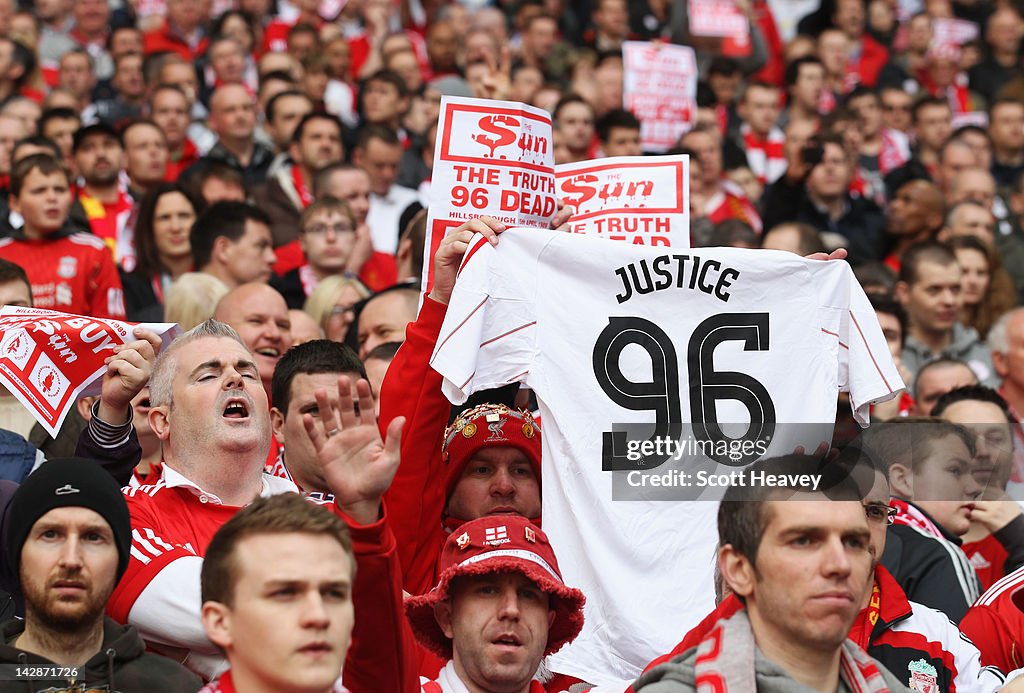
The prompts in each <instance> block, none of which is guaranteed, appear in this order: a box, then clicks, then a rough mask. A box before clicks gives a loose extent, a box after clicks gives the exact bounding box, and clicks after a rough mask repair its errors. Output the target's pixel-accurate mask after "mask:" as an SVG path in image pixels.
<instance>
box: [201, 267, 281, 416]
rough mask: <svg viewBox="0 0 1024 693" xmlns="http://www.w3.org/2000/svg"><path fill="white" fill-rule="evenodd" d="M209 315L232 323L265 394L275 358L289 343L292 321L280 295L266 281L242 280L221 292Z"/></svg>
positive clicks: (279, 355) (278, 357)
mask: <svg viewBox="0 0 1024 693" xmlns="http://www.w3.org/2000/svg"><path fill="white" fill-rule="evenodd" d="M213 317H214V319H216V320H220V321H221V322H223V323H227V324H228V325H230V326H231V327H233V328H234V329H235V331H236V332H238V334H239V336H240V337H241V338H242V341H244V342H245V345H246V346H247V347H249V350H250V351H252V353H253V356H254V357H255V361H256V368H257V370H258V371H259V374H260V380H261V381H262V382H263V389H264V390H265V391H266V393H267V397H268V398H269V397H270V392H271V388H270V384H271V380H273V377H274V369H275V368H277V362H278V361H280V360H281V357H282V356H284V352H286V351H288V349H290V348H291V346H292V333H291V324H292V321H291V318H290V317H289V316H288V306H287V305H286V304H285V301H284V298H282V297H281V294H279V293H278V292H277V290H275V289H273V288H271V287H270V286H269V285H267V284H264V283H261V282H252V283H249V284H242V285H241V286H237V287H235V288H234V289H231V291H229V292H227V293H226V294H224V296H223V298H221V299H220V302H219V303H217V308H216V309H215V310H214V312H213Z"/></svg>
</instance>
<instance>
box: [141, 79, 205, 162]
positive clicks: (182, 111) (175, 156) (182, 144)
mask: <svg viewBox="0 0 1024 693" xmlns="http://www.w3.org/2000/svg"><path fill="white" fill-rule="evenodd" d="M149 117H150V118H152V119H153V122H154V123H156V124H157V126H158V127H159V128H160V130H161V131H162V132H163V133H164V137H165V138H166V140H167V149H168V159H167V170H166V171H165V173H164V180H168V181H176V180H177V179H178V176H179V175H180V174H181V173H182V172H183V171H185V169H187V168H188V167H189V166H191V165H192V164H194V163H196V162H197V161H199V149H198V148H197V147H196V145H195V142H193V141H192V140H191V139H190V138H189V136H188V126H189V122H190V120H191V117H190V114H189V99H188V96H187V95H186V94H185V92H184V91H182V90H181V88H180V87H178V86H175V85H173V84H159V85H157V86H156V87H155V88H154V89H153V91H152V93H151V94H150V96H149Z"/></svg>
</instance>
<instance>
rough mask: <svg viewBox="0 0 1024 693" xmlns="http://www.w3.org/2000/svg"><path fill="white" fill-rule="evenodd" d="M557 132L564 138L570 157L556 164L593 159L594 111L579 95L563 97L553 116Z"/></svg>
mask: <svg viewBox="0 0 1024 693" xmlns="http://www.w3.org/2000/svg"><path fill="white" fill-rule="evenodd" d="M551 115H552V122H553V124H554V128H555V131H556V132H558V133H559V135H560V137H561V138H562V146H563V147H565V151H566V152H567V153H568V157H567V158H565V159H564V160H562V161H555V163H556V164H570V163H575V162H577V161H587V160H588V159H591V158H592V157H591V155H590V151H591V147H592V146H593V144H594V109H593V107H592V106H591V105H590V104H589V103H587V101H586V100H585V99H584V98H583V97H582V96H579V95H577V94H567V95H566V96H563V97H562V98H561V99H560V100H559V102H558V104H556V105H555V110H554V112H553V113H552V114H551Z"/></svg>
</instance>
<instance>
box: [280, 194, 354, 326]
mask: <svg viewBox="0 0 1024 693" xmlns="http://www.w3.org/2000/svg"><path fill="white" fill-rule="evenodd" d="M355 243H356V218H355V215H354V214H353V213H352V209H351V207H349V206H348V203H347V202H345V201H343V200H339V199H338V198H336V197H322V198H320V199H318V200H316V201H315V202H313V203H311V204H310V205H309V207H306V209H304V210H303V211H302V216H301V218H300V220H299V245H300V246H301V247H302V252H303V253H304V254H305V257H306V263H305V264H304V265H302V266H301V267H296V268H295V269H293V270H291V271H290V272H287V273H286V274H285V275H284V276H282V277H280V278H276V277H275V278H274V279H273V280H271V282H270V284H271V286H273V287H274V288H275V289H277V290H278V291H280V292H281V295H282V296H284V300H285V302H286V303H287V304H288V307H289V308H296V309H301V308H302V306H303V304H304V303H305V302H306V298H307V297H308V296H309V295H310V294H311V293H313V289H315V288H316V287H317V284H319V283H320V281H321V280H323V279H324V278H326V277H329V276H333V275H343V274H345V267H346V264H347V263H348V260H349V257H350V256H351V255H352V250H353V248H354V247H355Z"/></svg>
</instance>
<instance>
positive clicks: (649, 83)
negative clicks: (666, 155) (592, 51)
mask: <svg viewBox="0 0 1024 693" xmlns="http://www.w3.org/2000/svg"><path fill="white" fill-rule="evenodd" d="M622 59H623V67H624V74H623V92H622V101H623V106H624V108H626V109H627V110H629V111H632V113H633V115H635V116H636V117H637V118H639V119H640V122H641V128H640V144H641V146H642V147H643V148H644V151H648V152H664V151H665V150H667V149H669V148H671V147H673V146H675V144H676V142H677V141H678V140H679V137H680V135H682V134H683V133H684V132H686V131H688V130H689V129H690V128H691V127H693V123H694V121H695V119H696V116H697V58H696V55H695V54H694V52H693V49H692V48H690V47H689V46H677V45H674V44H660V43H653V42H645V41H626V42H624V43H623V44H622Z"/></svg>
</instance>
